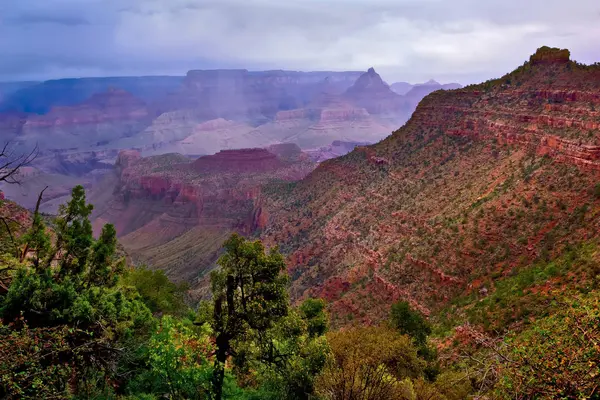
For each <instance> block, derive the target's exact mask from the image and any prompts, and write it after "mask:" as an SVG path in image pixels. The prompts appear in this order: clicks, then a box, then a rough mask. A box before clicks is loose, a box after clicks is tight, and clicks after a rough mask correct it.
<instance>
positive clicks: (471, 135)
mask: <svg viewBox="0 0 600 400" xmlns="http://www.w3.org/2000/svg"><path fill="white" fill-rule="evenodd" d="M567 54H568V52H566V51H563V50H558V49H541V50H540V51H539V52H538V53H536V54H535V55H534V56H533V57H532V58H531V61H530V62H528V63H526V64H525V65H523V66H522V67H520V68H518V69H517V70H515V71H514V72H512V73H510V74H508V75H506V76H504V77H502V78H501V79H498V80H494V81H489V82H486V83H483V84H480V85H472V86H469V87H466V88H463V89H457V90H452V91H436V92H434V93H432V94H430V95H429V96H427V97H426V98H425V99H424V100H423V101H421V102H420V104H419V106H418V108H417V110H416V111H415V113H414V115H413V116H412V118H411V119H410V121H408V122H407V123H406V125H405V126H404V127H402V128H401V129H399V130H398V131H396V132H394V133H393V134H392V135H391V136H389V137H388V138H386V139H385V140H383V141H381V142H380V143H378V144H376V145H372V146H365V147H357V148H356V149H355V150H354V151H352V152H351V153H349V154H347V155H345V156H342V157H340V158H336V159H332V160H328V161H325V162H322V163H321V164H320V165H319V167H317V169H316V170H315V171H314V172H313V173H311V174H310V175H309V176H308V177H307V178H306V179H304V180H303V181H301V182H299V183H298V184H297V185H295V186H294V187H293V188H292V189H291V190H290V191H288V192H286V196H279V195H275V196H266V197H265V198H264V201H263V203H264V205H263V210H266V212H267V213H268V215H269V218H268V221H267V228H266V229H265V230H263V235H262V238H263V239H264V240H265V241H266V242H267V243H268V244H269V245H273V244H276V243H277V244H279V245H280V246H281V248H284V249H286V252H287V254H288V256H289V259H288V260H289V264H288V271H289V273H290V276H291V277H292V280H293V283H292V288H291V294H292V297H293V298H296V299H299V298H302V297H304V296H319V297H323V298H326V299H327V300H328V301H329V302H330V311H331V313H332V315H333V316H334V320H335V323H336V324H344V323H347V321H348V320H349V319H350V318H354V320H355V321H357V320H358V321H360V322H363V323H375V322H377V321H378V320H381V319H383V318H386V317H387V313H388V310H389V304H390V302H392V301H396V300H398V299H403V300H406V301H408V302H410V303H411V304H412V305H413V306H414V307H416V308H418V309H420V310H422V311H423V312H425V313H427V312H429V311H431V310H438V309H439V308H440V307H443V306H444V305H445V304H447V303H448V302H449V301H451V300H452V299H454V298H456V297H457V296H460V295H464V293H465V292H466V293H469V291H470V290H471V289H469V288H475V289H472V290H477V288H479V287H483V286H485V287H490V286H493V277H494V276H499V275H503V274H504V275H506V274H510V273H511V271H513V270H514V269H516V268H519V267H521V266H523V265H529V264H531V263H533V262H534V261H535V260H537V259H539V258H540V257H552V256H553V255H556V254H559V253H560V252H561V251H562V249H564V248H565V246H568V245H569V244H573V243H578V242H580V241H583V240H589V239H591V238H598V237H599V236H598V235H599V234H598V232H600V226H599V225H598V218H596V215H595V212H594V211H592V210H596V209H598V208H599V207H600V197H599V196H598V195H597V193H598V189H597V188H598V182H599V181H600V168H599V167H600V147H599V146H600V129H599V123H600V112H599V111H598V110H600V67H598V66H585V65H581V64H577V63H575V62H572V61H565V57H566V55H567ZM367 78H368V79H367ZM367 78H365V79H364V81H363V84H362V85H361V87H364V88H366V89H365V90H364V91H365V92H367V91H368V90H370V89H369V88H372V87H375V88H379V89H377V90H382V89H381V87H382V85H381V83H380V82H379V80H378V79H377V78H376V77H375V76H373V73H371V76H370V77H367ZM474 282H479V283H478V284H474Z"/></svg>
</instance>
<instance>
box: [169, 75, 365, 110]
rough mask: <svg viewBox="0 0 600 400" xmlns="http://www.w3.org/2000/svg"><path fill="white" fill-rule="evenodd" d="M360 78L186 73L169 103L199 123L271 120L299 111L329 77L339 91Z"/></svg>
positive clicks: (344, 76) (346, 76)
mask: <svg viewBox="0 0 600 400" xmlns="http://www.w3.org/2000/svg"><path fill="white" fill-rule="evenodd" d="M359 75H360V73H357V72H314V73H311V72H306V73H305V72H293V71H262V72H250V71H247V70H205V71H190V72H188V74H187V76H186V79H185V81H184V83H183V87H182V89H181V90H180V91H179V92H177V93H175V94H173V96H172V97H171V100H170V102H171V103H172V105H173V106H172V107H175V108H192V109H195V110H196V111H197V113H198V117H200V118H202V119H217V118H225V119H237V120H244V119H250V120H254V121H264V120H265V119H273V118H274V116H275V115H276V114H277V112H278V111H281V110H288V109H294V108H300V107H302V106H303V105H304V104H305V103H306V102H307V101H308V99H310V98H311V97H312V96H313V94H314V92H315V91H317V90H318V88H319V86H320V84H321V83H322V82H323V81H324V80H325V78H327V77H329V79H330V82H331V84H332V85H334V86H335V87H337V88H340V89H341V90H343V89H345V88H347V87H348V86H350V85H351V84H352V82H354V80H355V79H356V78H357V77H358V76H359Z"/></svg>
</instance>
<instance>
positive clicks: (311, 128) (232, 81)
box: [0, 69, 420, 213]
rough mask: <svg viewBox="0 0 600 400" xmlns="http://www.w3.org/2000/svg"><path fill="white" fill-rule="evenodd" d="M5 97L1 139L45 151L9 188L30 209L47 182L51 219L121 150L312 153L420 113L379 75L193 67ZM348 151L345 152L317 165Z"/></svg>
mask: <svg viewBox="0 0 600 400" xmlns="http://www.w3.org/2000/svg"><path fill="white" fill-rule="evenodd" d="M0 92H1V93H2V98H1V99H0V140H2V141H4V142H10V143H11V147H12V148H13V150H14V151H15V153H27V152H29V151H31V149H33V148H37V151H38V152H39V154H38V157H37V160H36V161H35V162H34V163H32V164H31V165H30V166H29V167H30V168H28V169H25V170H23V174H22V175H21V180H22V183H23V185H22V186H21V187H7V186H6V185H2V188H1V189H2V190H4V191H5V193H6V195H7V197H9V198H12V199H13V200H17V201H19V202H20V203H21V204H23V205H24V206H26V207H32V206H33V204H34V203H35V201H36V200H37V194H38V193H39V192H40V191H41V190H42V189H44V187H45V186H49V189H48V190H47V192H46V198H45V201H44V202H43V204H42V209H43V210H44V211H45V212H50V213H53V212H55V211H56V207H57V205H58V204H60V201H62V200H64V198H65V197H64V196H66V195H68V193H69V189H70V187H72V186H74V185H76V184H82V185H84V186H85V187H86V188H88V189H90V188H91V187H92V186H94V185H96V184H98V183H99V182H100V181H101V180H102V176H103V175H104V174H106V173H107V172H108V170H109V169H110V168H112V166H111V164H114V162H115V160H116V155H117V154H118V152H119V151H120V150H136V151H139V152H140V153H141V154H142V155H144V156H153V155H162V154H170V153H178V154H183V155H186V156H189V157H198V156H202V155H210V154H216V153H218V152H219V151H221V150H225V149H243V148H256V147H263V148H264V147H268V146H271V145H274V144H278V143H295V144H297V145H299V146H300V147H301V148H302V149H304V150H307V151H309V152H313V153H314V152H315V151H318V150H317V149H320V148H324V147H327V146H331V144H332V142H334V141H338V142H368V143H374V142H377V141H378V140H380V139H382V138H384V137H385V136H387V135H389V134H390V133H391V132H392V131H393V130H394V129H395V128H397V127H398V126H399V125H401V124H403V123H404V122H405V121H406V120H407V119H408V117H409V116H410V113H411V112H412V110H413V109H414V108H415V107H416V102H415V101H414V99H413V98H410V97H407V98H406V99H404V98H403V97H402V96H399V95H397V94H395V93H394V92H392V91H391V90H390V88H389V87H388V85H387V84H386V83H385V82H383V80H382V79H381V77H380V76H379V75H378V74H377V73H376V72H375V71H374V70H373V69H370V70H369V71H367V72H366V73H363V72H358V71H356V72H352V71H350V72H328V71H317V72H295V71H256V72H255V71H248V70H243V69H240V70H192V71H189V72H188V73H187V75H186V76H185V77H160V76H156V77H153V76H149V77H131V78H129V77H126V78H83V79H62V80H54V81H46V82H22V83H10V84H2V85H0ZM418 100H420V98H419V99H418ZM418 100H417V102H418ZM348 151H349V150H348ZM342 154H345V153H343V146H342V147H337V149H336V150H335V151H333V152H329V151H323V152H322V154H321V155H320V156H316V157H315V159H316V160H319V161H323V160H324V159H327V158H331V157H334V156H338V155H342ZM75 160H76V161H75ZM65 163H66V164H65ZM62 164H64V165H62Z"/></svg>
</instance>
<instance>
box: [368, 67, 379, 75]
mask: <svg viewBox="0 0 600 400" xmlns="http://www.w3.org/2000/svg"><path fill="white" fill-rule="evenodd" d="M367 74H370V75H375V74H377V72H375V68H373V67H371V68H369V69H368V70H367Z"/></svg>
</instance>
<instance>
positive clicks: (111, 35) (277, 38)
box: [0, 0, 600, 83]
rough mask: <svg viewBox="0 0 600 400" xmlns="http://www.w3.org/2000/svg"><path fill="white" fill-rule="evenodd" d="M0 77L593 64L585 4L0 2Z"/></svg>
mask: <svg viewBox="0 0 600 400" xmlns="http://www.w3.org/2000/svg"><path fill="white" fill-rule="evenodd" d="M0 16H1V17H0V54H2V55H3V56H2V59H0V79H23V78H38V79H45V78H55V77H63V76H71V75H74V76H93V75H96V76H97V75H124V74H125V75H131V74H160V73H169V74H183V73H185V72H186V71H187V70H188V69H192V68H214V67H227V68H231V67H244V68H249V69H266V68H277V69H279V68H282V69H300V70H311V69H329V70H357V69H358V70H364V69H366V68H368V67H370V66H374V67H375V68H376V69H377V70H378V71H379V72H380V73H382V75H383V76H384V78H386V79H387V80H388V81H396V80H408V81H423V80H426V79H429V78H431V77H433V78H436V79H438V80H443V81H460V82H462V83H468V82H473V81H479V80H483V79H488V78H490V77H496V76H499V75H501V74H502V73H504V72H507V71H509V70H511V69H513V68H514V67H516V66H518V65H520V64H521V63H522V62H523V61H524V60H525V59H527V57H528V56H529V54H531V53H532V52H533V51H534V50H535V49H536V48H537V47H539V46H542V45H552V46H558V47H567V48H570V49H571V50H572V53H573V55H574V58H576V59H578V60H580V61H582V62H594V61H598V60H600V49H598V47H597V46H596V44H595V42H596V40H597V39H596V38H598V37H600V5H599V4H597V0H571V1H570V2H565V1H564V0H561V1H559V0H527V1H523V0H486V1H481V0H479V1H476V0H286V1H281V0H277V1H275V0H118V1H117V0H45V1H43V2H40V1H39V0H19V1H18V2H15V1H14V0H0Z"/></svg>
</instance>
